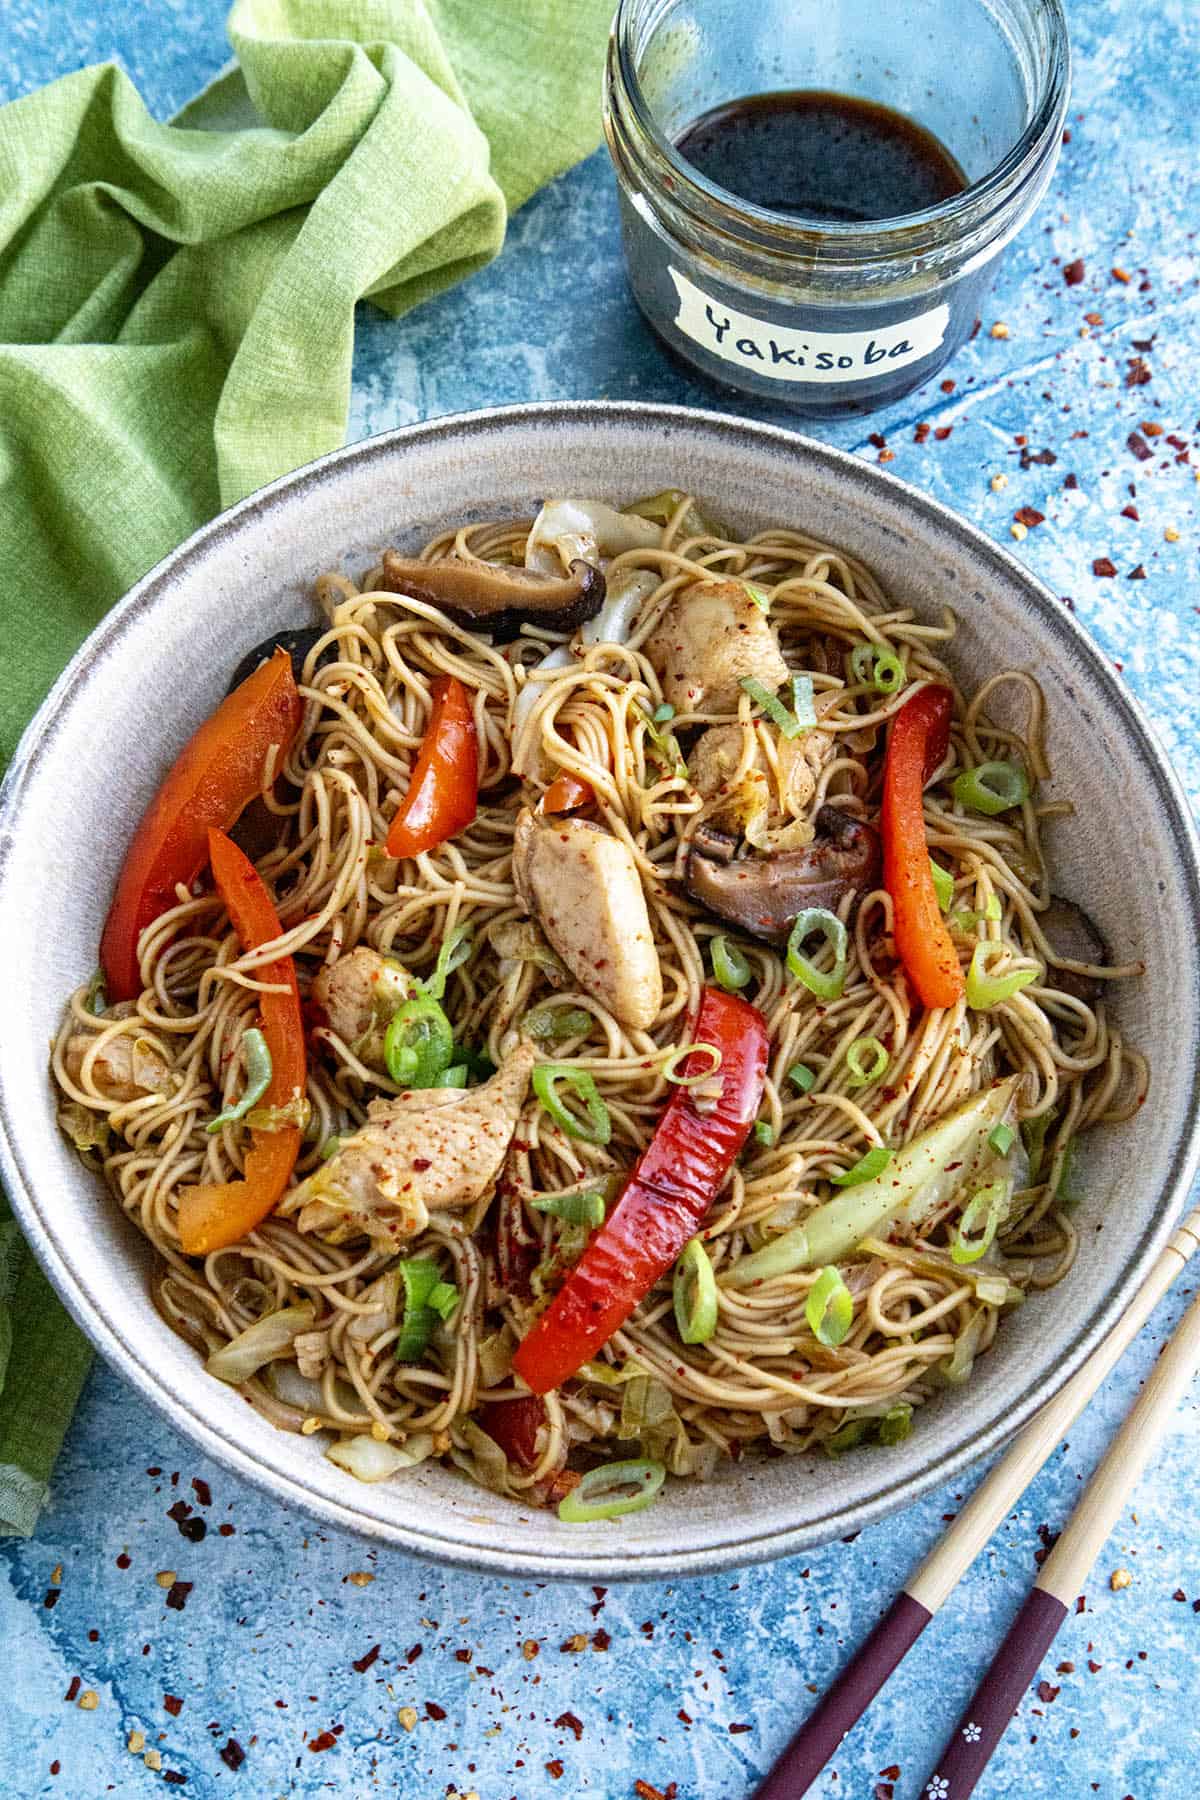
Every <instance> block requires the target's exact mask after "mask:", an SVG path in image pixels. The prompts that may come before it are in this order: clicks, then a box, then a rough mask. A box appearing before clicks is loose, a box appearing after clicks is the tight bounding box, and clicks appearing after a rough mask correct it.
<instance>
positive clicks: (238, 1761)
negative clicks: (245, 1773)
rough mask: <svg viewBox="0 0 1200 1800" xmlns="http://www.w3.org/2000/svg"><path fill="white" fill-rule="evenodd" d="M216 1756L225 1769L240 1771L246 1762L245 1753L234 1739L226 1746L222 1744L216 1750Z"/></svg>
mask: <svg viewBox="0 0 1200 1800" xmlns="http://www.w3.org/2000/svg"><path fill="white" fill-rule="evenodd" d="M217 1755H218V1756H219V1757H220V1758H221V1761H222V1762H223V1763H224V1764H225V1767H226V1768H227V1769H240V1768H241V1766H242V1764H243V1763H244V1762H245V1760H246V1752H245V1751H244V1750H243V1749H242V1746H241V1745H240V1744H239V1743H238V1741H237V1739H236V1738H230V1740H229V1742H228V1743H227V1744H223V1745H222V1746H221V1748H220V1749H219V1750H218V1752H217Z"/></svg>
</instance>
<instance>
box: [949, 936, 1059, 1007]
mask: <svg viewBox="0 0 1200 1800" xmlns="http://www.w3.org/2000/svg"><path fill="white" fill-rule="evenodd" d="M1003 950H1004V945H1003V944H1000V943H997V942H996V941H995V940H994V939H992V938H981V939H980V941H979V942H978V943H977V944H976V946H975V949H974V952H973V954H972V956H971V966H970V968H969V969H968V970H967V1005H968V1006H969V1007H970V1008H971V1009H972V1011H973V1012H990V1011H991V1009H992V1007H993V1006H999V1005H1000V1004H1001V1003H1002V1002H1003V1001H1005V1000H1011V999H1012V997H1013V995H1014V994H1019V993H1020V991H1021V989H1022V988H1024V987H1028V986H1029V984H1030V982H1031V981H1037V980H1039V979H1040V977H1041V973H1042V971H1041V969H1040V968H1037V969H1016V970H1014V971H1013V973H1012V974H1010V975H989V974H988V972H987V965H988V963H989V962H992V961H993V960H994V958H995V957H996V955H997V954H998V953H1000V952H1002V951H1003Z"/></svg>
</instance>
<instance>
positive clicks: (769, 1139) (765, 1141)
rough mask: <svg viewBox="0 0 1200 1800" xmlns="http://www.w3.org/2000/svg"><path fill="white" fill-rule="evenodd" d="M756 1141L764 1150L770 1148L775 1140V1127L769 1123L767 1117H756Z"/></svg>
mask: <svg viewBox="0 0 1200 1800" xmlns="http://www.w3.org/2000/svg"><path fill="white" fill-rule="evenodd" d="M754 1141H755V1143H758V1144H761V1145H762V1147H763V1149H764V1150H769V1149H770V1148H771V1145H772V1144H773V1143H774V1142H775V1127H774V1126H773V1125H769V1124H768V1123H767V1121H766V1120H765V1119H755V1121H754Z"/></svg>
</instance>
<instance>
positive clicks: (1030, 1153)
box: [1021, 1106, 1056, 1181]
mask: <svg viewBox="0 0 1200 1800" xmlns="http://www.w3.org/2000/svg"><path fill="white" fill-rule="evenodd" d="M1055 1111H1056V1109H1055V1108H1054V1107H1053V1106H1052V1107H1050V1109H1049V1111H1047V1112H1044V1113H1039V1114H1038V1116H1037V1118H1036V1119H1023V1120H1022V1121H1021V1142H1022V1143H1023V1144H1024V1146H1025V1154H1026V1156H1027V1157H1028V1158H1029V1179H1030V1181H1036V1180H1037V1177H1038V1171H1039V1170H1040V1168H1041V1166H1042V1157H1043V1155H1044V1154H1045V1150H1046V1133H1047V1131H1048V1130H1049V1129H1050V1126H1051V1124H1052V1123H1053V1120H1054V1114H1055Z"/></svg>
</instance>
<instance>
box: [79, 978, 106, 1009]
mask: <svg viewBox="0 0 1200 1800" xmlns="http://www.w3.org/2000/svg"><path fill="white" fill-rule="evenodd" d="M83 1004H84V1008H85V1010H86V1011H87V1012H90V1013H91V1014H92V1015H93V1017H95V1018H99V1016H100V1014H101V1013H102V1012H105V1011H106V1010H107V1008H108V988H107V987H106V986H105V982H104V970H103V969H97V970H96V972H95V974H94V975H93V976H92V979H91V980H90V981H89V982H88V984H87V993H86V994H85V995H84V996H83Z"/></svg>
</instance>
